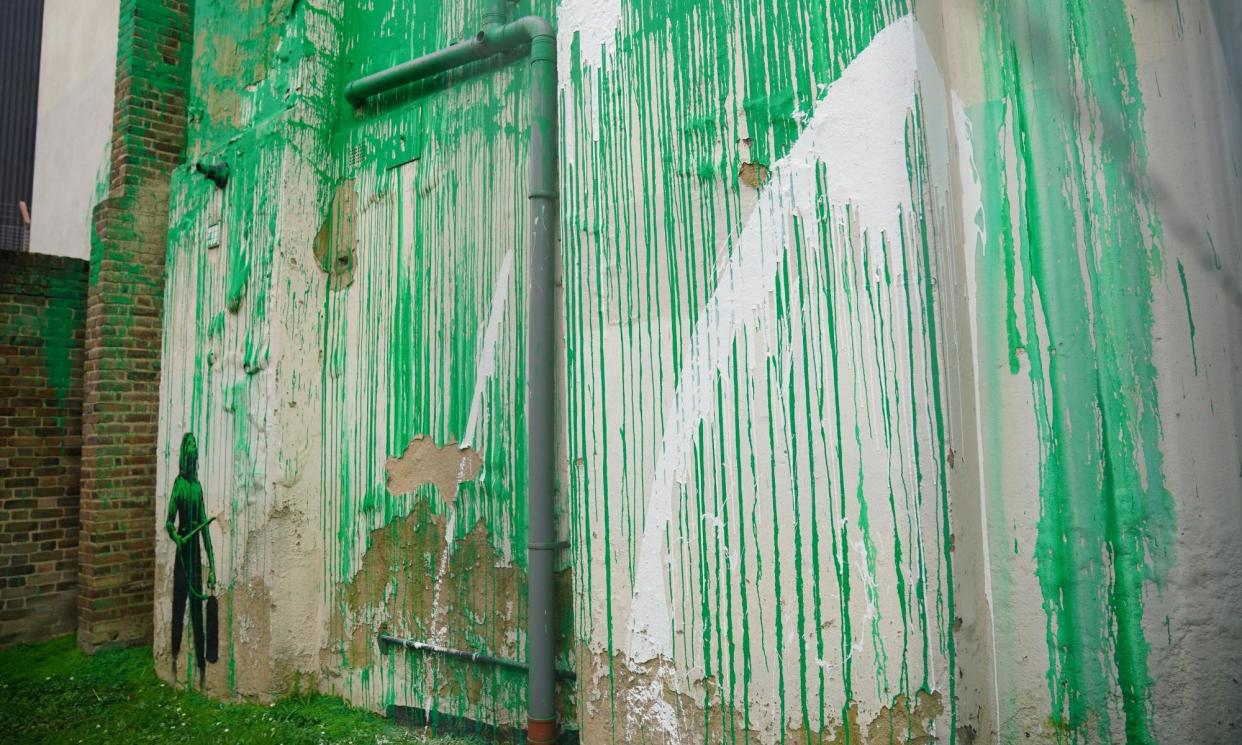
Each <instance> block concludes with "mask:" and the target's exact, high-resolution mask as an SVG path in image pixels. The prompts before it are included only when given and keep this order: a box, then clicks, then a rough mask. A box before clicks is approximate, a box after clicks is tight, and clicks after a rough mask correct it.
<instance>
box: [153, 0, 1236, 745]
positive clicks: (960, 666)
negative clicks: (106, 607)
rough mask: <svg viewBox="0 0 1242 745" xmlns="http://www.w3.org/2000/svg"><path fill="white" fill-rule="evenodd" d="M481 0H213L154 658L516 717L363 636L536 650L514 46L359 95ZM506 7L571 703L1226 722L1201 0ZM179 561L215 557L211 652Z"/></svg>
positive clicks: (1212, 133) (1227, 314) (1040, 729)
mask: <svg viewBox="0 0 1242 745" xmlns="http://www.w3.org/2000/svg"><path fill="white" fill-rule="evenodd" d="M478 6H481V3H474V2H451V3H450V2H414V0H392V1H391V2H373V3H345V2H339V1H338V0H249V1H248V2H245V3H241V4H240V5H239V4H237V3H234V2H225V1H224V0H197V4H196V7H195V16H194V18H195V20H194V24H195V26H194V29H195V32H194V33H195V36H194V60H193V66H192V70H191V76H192V80H193V83H192V89H191V96H190V104H189V114H188V119H189V124H188V131H187V139H188V144H187V150H188V156H187V157H188V159H189V163H188V164H187V165H186V166H184V167H181V168H179V169H178V170H177V172H176V173H175V174H174V176H173V180H172V198H171V208H170V220H169V246H168V264H167V285H166V297H165V304H164V308H165V310H164V341H163V362H162V370H161V375H162V378H161V395H160V438H159V453H158V456H159V464H160V465H159V468H160V471H159V478H158V500H159V502H158V506H157V513H158V518H157V522H158V525H159V528H160V530H161V531H163V530H164V525H165V518H166V515H167V516H169V519H174V520H175V519H180V518H177V517H176V515H177V510H179V509H189V508H186V507H185V505H187V504H189V505H197V503H196V502H194V498H193V497H192V496H187V495H191V494H194V493H197V492H196V491H195V489H197V488H198V486H193V484H198V485H199V486H201V490H202V499H203V503H202V514H203V515H204V516H205V517H214V518H215V521H214V522H213V523H211V524H210V526H209V527H208V528H207V529H206V530H205V531H203V532H202V537H201V538H198V539H196V541H197V543H196V544H195V546H196V548H194V551H197V552H198V553H194V554H192V555H191V554H187V553H186V550H185V549H183V550H182V551H181V552H178V551H176V550H175V549H174V543H173V541H172V540H171V539H169V538H168V536H167V535H166V534H165V533H164V532H161V533H160V535H159V537H158V539H157V551H156V556H157V570H156V611H155V613H156V616H155V629H156V632H155V633H156V658H157V668H158V669H159V670H160V671H161V674H163V675H165V676H166V677H169V678H175V679H176V680H178V681H179V682H184V683H186V684H188V685H194V686H198V685H203V686H205V687H206V689H207V690H208V691H209V692H211V693H212V694H215V695H220V696H226V697H228V696H245V697H258V698H269V697H272V696H276V695H279V694H281V693H282V692H285V691H288V690H291V689H294V688H302V689H304V688H306V687H308V686H309V687H312V688H317V689H320V690H325V691H333V692H337V693H340V694H342V695H345V696H346V697H348V698H349V699H351V700H352V701H354V702H356V703H359V704H361V705H365V706H370V707H373V708H376V709H381V710H382V709H385V708H387V707H390V706H405V707H412V708H415V709H423V710H433V711H435V712H437V713H438V714H441V715H451V716H454V717H462V718H466V719H472V720H477V721H481V722H486V723H489V724H499V725H509V724H516V725H519V726H520V725H521V724H522V723H523V722H524V717H525V709H524V698H525V688H524V683H525V679H524V676H523V675H522V674H521V673H519V672H513V671H508V670H504V669H493V668H488V667H484V666H478V665H471V664H470V663H466V662H461V661H457V660H453V659H448V658H444V657H439V656H435V655H426V654H419V653H412V652H409V651H405V650H401V649H393V648H387V647H382V646H380V645H378V644H377V642H376V637H377V634H379V633H381V632H384V633H388V634H393V635H396V636H399V637H404V638H412V639H416V640H419V641H425V642H430V643H435V644H439V645H443V646H448V647H454V648H459V649H468V650H471V651H486V652H488V653H491V654H494V655H499V656H504V657H510V658H517V659H521V658H523V657H524V654H525V636H524V631H523V629H524V623H525V618H524V617H525V589H524V588H525V571H526V536H527V524H526V513H525V503H526V500H525V481H526V463H527V444H526V443H525V441H524V437H525V435H524V433H525V427H526V424H525V421H526V416H525V411H524V408H523V402H524V395H525V375H524V370H525V364H526V360H525V348H524V341H523V340H524V335H523V333H522V331H523V329H524V328H525V318H526V314H527V306H526V293H525V292H524V289H523V288H524V287H525V286H526V274H527V270H526V250H527V237H526V215H527V212H526V211H527V206H526V205H527V201H526V186H525V163H526V158H527V148H528V144H527V143H528V141H527V137H526V131H527V124H528V121H527V107H526V100H527V97H528V96H529V93H530V89H529V85H528V79H527V78H528V74H527V71H526V67H525V66H524V65H522V64H521V63H519V62H516V61H511V60H497V61H492V62H490V63H484V64H480V65H476V66H474V67H472V68H469V69H467V70H464V71H459V72H455V73H452V74H450V75H448V76H446V77H445V78H443V79H439V80H437V81H433V82H431V83H428V84H424V85H421V86H414V87H412V88H410V89H406V90H402V91H398V92H394V93H391V94H387V95H385V96H383V97H381V98H380V99H378V100H375V101H370V102H368V103H367V104H366V105H364V106H363V107H361V108H359V109H356V110H355V109H354V108H353V107H351V106H349V105H348V104H347V103H345V102H344V100H343V95H342V93H343V89H344V86H345V85H346V84H347V83H348V82H349V81H350V80H352V79H354V78H356V77H358V76H360V75H362V74H365V73H368V72H372V71H375V70H377V69H382V68H384V67H387V66H389V65H392V64H395V63H398V62H401V61H404V60H408V59H411V58H413V57H415V56H417V55H419V54H422V53H425V52H428V51H431V50H434V49H437V48H440V47H442V46H444V45H446V44H448V43H452V42H454V41H456V40H459V39H462V38H466V37H469V36H472V35H473V33H474V31H475V30H476V28H477V24H478V19H479V17H480V12H481V8H480V7H478ZM517 7H518V12H522V13H525V12H534V13H539V14H543V15H545V16H546V17H548V18H551V19H554V21H555V24H556V27H557V29H558V31H557V33H558V47H559V63H558V64H559V68H558V69H559V97H560V163H559V173H560V178H561V191H562V197H561V210H562V211H561V220H560V234H561V242H560V252H561V254H560V265H559V266H560V269H559V282H558V290H559V294H558V298H557V301H558V314H557V317H558V318H559V319H561V327H560V333H561V339H562V342H563V345H562V347H561V349H560V352H559V353H560V355H561V356H560V357H559V359H558V361H557V365H556V367H557V369H558V370H559V371H560V372H559V376H560V377H558V380H557V383H558V391H559V394H558V395H559V398H558V401H559V404H560V406H559V409H558V412H557V414H558V417H559V421H560V425H561V426H560V436H561V438H562V439H561V443H560V445H559V448H558V451H557V459H558V463H559V480H558V493H557V503H558V505H559V518H558V519H559V527H560V530H561V532H562V534H563V536H564V538H565V539H566V540H567V541H568V542H569V548H568V550H566V551H564V552H563V553H562V556H561V562H560V565H559V566H560V570H561V571H560V575H559V577H560V580H559V586H560V593H561V600H562V605H561V607H562V610H563V611H564V612H563V615H562V619H561V621H562V623H561V629H560V631H561V634H562V639H563V644H562V649H561V654H560V659H559V660H558V664H560V665H561V666H562V667H564V668H566V669H572V670H574V671H575V672H576V673H577V682H576V684H574V685H569V684H566V685H565V686H563V690H564V696H563V716H564V723H565V724H566V726H568V727H570V728H573V729H577V730H579V731H580V732H581V733H582V736H583V739H584V740H585V741H586V742H591V743H595V742H647V743H689V742H712V743H715V742H723V741H729V742H738V741H744V742H759V743H775V742H787V741H796V742H823V743H828V742H832V743H846V742H849V743H880V742H883V743H888V742H912V743H926V742H947V743H963V744H967V743H972V742H1005V743H1010V742H1013V743H1018V742H1021V743H1026V742H1041V743H1062V742H1072V743H1096V742H1099V743H1122V742H1130V743H1156V742H1164V743H1173V742H1195V743H1231V742H1236V741H1237V740H1238V737H1239V733H1240V728H1242V718H1240V715H1239V713H1238V712H1240V711H1242V684H1240V683H1239V678H1238V673H1237V670H1239V669H1242V575H1239V574H1238V573H1237V572H1236V570H1235V567H1236V566H1238V562H1239V560H1240V559H1242V542H1239V541H1238V540H1237V539H1236V535H1237V533H1238V530H1239V529H1242V445H1240V443H1239V432H1240V431H1242V394H1240V393H1239V391H1240V390H1242V387H1240V385H1239V384H1240V383H1242V375H1240V365H1242V284H1240V282H1242V280H1240V277H1242V248H1240V246H1242V213H1240V211H1239V209H1238V207H1237V205H1238V204H1239V197H1240V196H1242V176H1240V172H1239V167H1238V166H1239V162H1240V161H1242V134H1240V133H1242V126H1240V124H1242V123H1240V122H1239V114H1240V112H1242V108H1239V106H1238V103H1239V100H1240V99H1239V96H1240V95H1242V91H1239V90H1238V88H1237V87H1236V85H1235V81H1234V79H1233V78H1231V76H1230V72H1229V69H1230V68H1229V63H1228V60H1227V55H1226V54H1225V51H1224V49H1223V47H1222V39H1223V38H1226V37H1225V36H1222V34H1221V33H1220V32H1219V31H1218V29H1217V25H1216V21H1217V18H1216V15H1215V14H1214V12H1213V10H1212V7H1211V4H1210V3H1209V2H1207V0H1180V2H1177V3H1151V2H1146V1H1145V0H1097V1H1095V2H1091V3H1070V4H1066V3H1056V2H1048V1H1046V0H1022V1H1021V2H1008V1H1002V0H940V1H939V2H923V3H918V4H917V7H915V4H913V3H907V2H905V1H904V0H850V1H849V2H833V3H825V2H823V1H822V0H698V1H696V2H691V1H690V0H685V1H683V0H675V1H673V2H670V1H669V0H659V1H657V0H562V1H561V2H553V0H534V1H532V2H528V1H526V0H523V2H520V3H518V6H517ZM220 161H224V162H227V163H228V165H229V168H230V178H229V181H228V184H227V186H226V187H225V188H223V189H220V188H217V186H216V185H214V184H213V183H211V182H210V181H208V180H207V179H206V178H204V177H203V176H202V175H200V174H198V173H195V172H194V170H193V168H192V164H193V163H195V162H204V163H216V162H220ZM189 432H192V433H193V434H194V435H195V438H196V441H197V466H196V467H194V466H193V465H190V466H187V460H186V458H185V457H184V453H185V452H186V451H185V449H184V448H183V447H182V443H183V438H184V435H185V434H186V433H189ZM192 461H193V459H191V461H190V462H192ZM174 492H175V493H176V494H177V495H179V496H178V497H177V498H176V499H175V500H171V496H170V495H172V494H173V493H174ZM170 500H171V501H170ZM186 500H189V501H186ZM193 509H199V508H198V507H197V506H194V507H193ZM186 514H189V513H186ZM207 538H209V539H210V545H211V552H210V555H211V558H210V559H209V558H208V556H207V552H206V548H207V543H208V541H207V540H206V539H207ZM179 557H180V558H179ZM186 566H189V567H190V569H189V570H187V569H186V568H185V567H186ZM178 567H182V568H181V569H180V570H179V569H178ZM179 571H180V572H182V573H184V572H186V571H190V572H191V573H192V574H194V575H195V576H197V578H198V580H197V581H199V582H200V584H202V585H203V586H207V585H209V584H210V583H209V582H207V581H205V580H206V579H209V577H207V574H208V573H211V574H214V578H215V580H216V587H215V592H216V593H217V594H218V597H219V607H220V614H221V616H220V630H221V632H220V633H221V648H220V651H219V654H220V656H219V660H218V661H217V662H215V663H208V664H206V668H205V670H203V669H202V665H201V664H200V661H199V660H198V659H197V657H196V655H195V653H194V651H193V645H192V644H190V643H188V642H185V643H182V642H180V641H179V642H178V643H177V646H178V647H179V649H180V652H179V654H178V655H177V656H176V657H174V655H173V653H172V648H173V638H174V637H176V638H177V639H178V640H180V639H181V638H182V634H183V633H184V634H190V633H191V632H192V629H190V630H187V631H185V632H182V628H183V623H184V624H185V625H186V626H190V627H192V626H193V623H192V621H185V620H184V610H180V611H178V603H177V602H176V598H177V596H178V594H180V595H181V596H182V597H184V590H178V589H176V588H177V587H178V582H180V581H182V580H181V579H179V576H178V572H179ZM193 581H195V580H193V579H192V580H191V582H193ZM181 607H182V608H184V606H181ZM170 629H175V631H172V632H170ZM185 638H187V639H188V638H189V637H188V636H187V637H185ZM200 673H201V674H202V677H201V679H200V677H199V676H200Z"/></svg>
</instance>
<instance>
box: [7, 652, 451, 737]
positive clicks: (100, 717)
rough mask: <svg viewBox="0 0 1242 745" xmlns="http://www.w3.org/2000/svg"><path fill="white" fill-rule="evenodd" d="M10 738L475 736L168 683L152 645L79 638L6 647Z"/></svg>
mask: <svg viewBox="0 0 1242 745" xmlns="http://www.w3.org/2000/svg"><path fill="white" fill-rule="evenodd" d="M0 742H5V743H9V742H11V743H23V745H36V744H37V743H55V745H62V744H64V743H90V744H91V745H106V744H107V743H125V744H126V745H128V744H129V743H144V742H147V743H283V744H285V745H300V744H301V743H316V744H318V743H389V744H390V745H402V744H405V743H419V744H420V745H421V744H426V745H467V743H471V742H473V741H467V740H461V739H436V738H430V737H426V736H424V735H422V734H420V733H417V732H414V731H411V730H408V729H404V728H401V727H398V726H396V725H394V724H391V723H390V722H388V721H386V720H385V719H384V718H382V717H380V716H377V715H375V714H373V713H371V712H368V711H363V710H361V709H355V708H351V707H350V706H348V705H347V704H346V703H345V702H344V701H342V700H341V699H339V698H333V697H330V696H305V697H292V698H288V699H285V700H283V701H279V702H277V703H274V704H272V705H270V706H264V705H261V704H222V703H220V702H218V701H213V700H211V699H209V698H207V697H206V696H204V695H202V694H199V693H194V692H190V691H182V690H179V689H177V688H173V687H172V686H169V685H167V684H165V683H164V682H163V681H161V680H160V679H159V678H157V677H156V675H155V669H154V667H153V664H152V660H151V648H150V647H138V648H134V649H118V650H113V651H108V652H100V653H99V654H96V655H93V656H87V655H85V654H83V653H82V652H80V651H78V649H77V647H76V646H75V644H74V640H73V638H72V637H61V638H59V639H53V640H52V641H48V642H42V643H40V644H27V645H22V646H17V647H13V648H11V649H7V650H4V651H0Z"/></svg>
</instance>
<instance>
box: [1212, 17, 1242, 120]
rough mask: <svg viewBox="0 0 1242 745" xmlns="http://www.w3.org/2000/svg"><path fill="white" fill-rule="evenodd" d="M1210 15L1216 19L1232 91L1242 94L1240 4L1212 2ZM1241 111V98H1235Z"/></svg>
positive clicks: (1241, 21) (1241, 22)
mask: <svg viewBox="0 0 1242 745" xmlns="http://www.w3.org/2000/svg"><path fill="white" fill-rule="evenodd" d="M1212 15H1214V16H1215V17H1216V33H1218V34H1220V48H1221V52H1222V53H1223V54H1224V56H1225V65H1226V67H1228V68H1229V79H1230V81H1231V82H1232V83H1233V89H1234V90H1235V91H1238V92H1239V93H1242V3H1239V2H1238V0H1212ZM1235 100H1237V101H1238V106H1239V108H1240V109H1242V96H1235Z"/></svg>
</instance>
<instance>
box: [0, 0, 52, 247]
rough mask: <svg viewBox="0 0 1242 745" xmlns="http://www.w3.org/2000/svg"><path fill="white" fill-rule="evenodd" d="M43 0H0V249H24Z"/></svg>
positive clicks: (33, 145)
mask: <svg viewBox="0 0 1242 745" xmlns="http://www.w3.org/2000/svg"><path fill="white" fill-rule="evenodd" d="M42 47H43V0H0V249H10V250H12V249H18V250H25V248H26V247H27V246H28V245H29V240H30V236H29V233H28V231H27V230H26V226H25V224H24V221H23V220H22V215H21V212H20V211H19V210H18V202H19V201H24V202H26V204H28V205H29V204H30V201H31V194H32V192H33V190H34V154H35V127H36V126H37V125H38V119H39V116H38V112H39V50H40V49H41V48H42Z"/></svg>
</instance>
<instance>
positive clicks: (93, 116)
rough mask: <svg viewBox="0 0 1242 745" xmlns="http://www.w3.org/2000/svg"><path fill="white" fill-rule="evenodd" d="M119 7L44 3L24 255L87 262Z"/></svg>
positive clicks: (108, 119) (107, 1) (114, 0)
mask: <svg viewBox="0 0 1242 745" xmlns="http://www.w3.org/2000/svg"><path fill="white" fill-rule="evenodd" d="M119 7H120V0H46V2H45V4H44V6H43V51H42V53H41V54H40V66H41V69H40V72H39V126H38V132H37V134H36V139H35V174H34V197H33V202H32V205H31V207H32V211H31V225H30V250H31V251H35V252H38V253H46V254H57V255H60V256H74V257H77V258H80V259H86V258H89V257H90V253H91V242H90V219H91V209H92V208H93V207H94V205H95V202H96V201H97V198H96V192H97V191H98V188H99V187H98V185H99V184H102V183H103V182H104V181H106V179H107V173H106V168H107V162H108V145H109V141H110V139H111V137H112V99H113V91H114V87H115V86H114V83H115V76H116V39H117V17H118V12H119Z"/></svg>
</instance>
